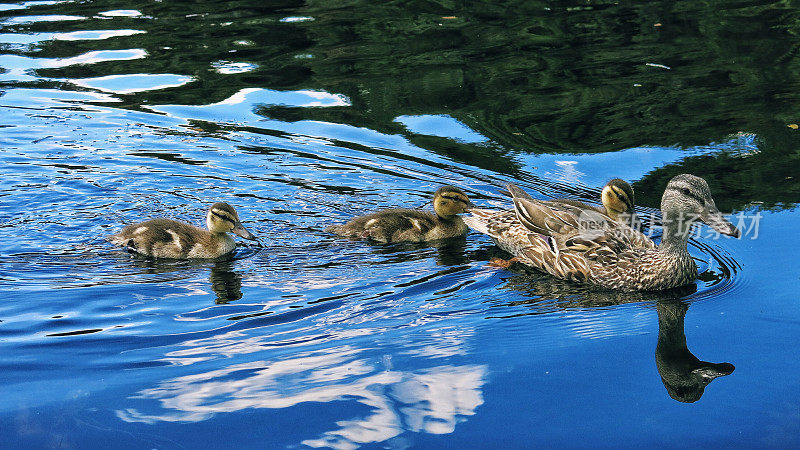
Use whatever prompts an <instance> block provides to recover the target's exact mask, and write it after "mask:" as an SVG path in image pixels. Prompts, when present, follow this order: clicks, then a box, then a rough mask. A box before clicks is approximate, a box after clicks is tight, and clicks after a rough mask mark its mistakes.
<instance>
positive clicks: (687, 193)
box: [681, 188, 692, 196]
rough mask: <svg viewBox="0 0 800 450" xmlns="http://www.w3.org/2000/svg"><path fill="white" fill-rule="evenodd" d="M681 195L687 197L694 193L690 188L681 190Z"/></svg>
mask: <svg viewBox="0 0 800 450" xmlns="http://www.w3.org/2000/svg"><path fill="white" fill-rule="evenodd" d="M681 194H683V195H687V196H688V195H692V191H690V190H689V189H688V188H683V189H681Z"/></svg>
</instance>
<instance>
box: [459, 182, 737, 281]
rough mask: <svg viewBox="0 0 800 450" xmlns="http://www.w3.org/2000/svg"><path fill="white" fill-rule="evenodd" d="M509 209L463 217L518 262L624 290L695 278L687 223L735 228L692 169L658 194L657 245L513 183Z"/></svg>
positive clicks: (726, 230) (588, 212)
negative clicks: (659, 235)
mask: <svg viewBox="0 0 800 450" xmlns="http://www.w3.org/2000/svg"><path fill="white" fill-rule="evenodd" d="M508 189H509V191H510V192H511V194H512V196H513V198H514V210H513V213H512V212H510V211H499V212H498V211H491V210H485V209H472V210H470V213H471V216H468V217H465V219H464V221H465V222H466V223H467V225H469V226H470V227H471V228H473V229H475V230H477V231H480V232H481V233H484V234H487V235H489V236H491V237H492V238H493V239H494V240H495V242H497V244H498V245H499V246H500V247H501V248H502V249H504V250H506V251H508V252H510V253H512V254H514V255H515V256H516V257H517V258H518V259H519V261H520V262H522V263H523V264H526V265H528V266H531V267H534V268H537V269H539V270H542V271H544V272H547V273H549V274H551V275H554V276H556V277H559V278H563V279H567V280H573V281H577V282H584V283H590V284H595V285H599V286H603V287H606V288H610V289H617V290H623V291H647V290H662V289H670V288H673V287H677V286H683V285H685V284H688V283H691V282H692V281H694V280H695V279H696V278H697V266H696V265H695V263H694V260H692V257H691V256H690V255H689V252H688V250H687V248H686V245H687V242H688V240H689V234H690V232H691V224H692V223H693V222H695V221H697V220H700V221H702V222H705V223H706V224H708V225H710V226H711V227H712V228H714V229H715V230H717V231H719V232H720V233H722V234H726V235H729V236H734V237H739V230H738V229H737V228H736V227H735V226H733V225H732V224H731V223H730V222H728V221H727V220H726V219H725V218H724V217H723V216H722V214H721V213H720V212H719V210H718V209H717V207H716V205H715V204H714V200H713V199H712V198H711V192H710V190H709V188H708V184H707V183H706V182H705V180H703V179H702V178H699V177H696V176H694V175H688V174H683V175H678V176H676V177H674V178H673V179H672V180H670V182H669V184H668V185H667V188H666V190H665V191H664V195H663V196H662V198H661V212H662V215H663V223H664V233H663V236H662V239H661V244H660V245H658V246H656V245H655V244H654V243H653V242H652V241H651V240H650V239H649V238H647V236H644V235H643V234H642V233H640V232H638V231H636V230H633V229H631V228H630V227H629V226H627V225H626V224H622V223H619V222H617V221H615V220H609V218H608V216H606V215H605V214H602V213H600V212H598V211H597V210H596V209H594V208H587V207H586V206H585V205H584V206H579V205H576V204H573V203H569V202H568V203H564V202H553V201H550V202H545V201H539V200H535V199H533V198H531V197H530V196H529V195H527V194H526V193H525V192H524V191H522V190H521V189H519V188H518V187H516V186H515V185H513V184H509V185H508Z"/></svg>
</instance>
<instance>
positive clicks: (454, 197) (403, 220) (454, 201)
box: [326, 186, 472, 242]
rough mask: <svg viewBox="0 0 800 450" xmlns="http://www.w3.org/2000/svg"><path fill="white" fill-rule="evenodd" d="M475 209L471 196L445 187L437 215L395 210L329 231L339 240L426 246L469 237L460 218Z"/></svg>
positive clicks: (435, 196)
mask: <svg viewBox="0 0 800 450" xmlns="http://www.w3.org/2000/svg"><path fill="white" fill-rule="evenodd" d="M471 205H472V203H470V201H469V198H468V197H467V194H465V193H464V191H462V190H461V189H459V188H457V187H453V186H443V187H441V188H439V189H438V190H437V191H436V192H435V193H434V194H433V211H434V212H433V213H430V212H428V211H422V210H419V209H405V208H395V209H386V210H383V211H378V212H375V213H372V214H367V215H365V216H359V217H356V218H354V219H352V220H350V221H349V222H347V223H346V224H344V225H333V226H330V227H328V228H326V231H328V232H331V233H335V234H338V235H339V236H344V237H349V238H358V239H372V240H375V241H378V242H423V241H433V240H436V239H445V238H451V237H456V236H463V235H465V234H467V232H468V231H469V228H468V227H467V226H466V225H465V224H464V221H463V220H462V219H461V217H459V216H458V214H460V213H463V212H465V211H466V210H467V208H469V207H470V206H471Z"/></svg>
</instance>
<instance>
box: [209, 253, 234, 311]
mask: <svg viewBox="0 0 800 450" xmlns="http://www.w3.org/2000/svg"><path fill="white" fill-rule="evenodd" d="M234 262H235V261H217V262H215V263H214V265H213V266H212V267H211V274H210V275H209V277H208V281H209V282H210V283H211V290H212V291H214V293H215V294H216V295H217V299H216V300H215V301H214V303H216V304H218V305H221V304H225V303H229V302H232V301H236V300H239V299H240V298H242V275H241V274H239V273H238V272H234V271H233V264H234Z"/></svg>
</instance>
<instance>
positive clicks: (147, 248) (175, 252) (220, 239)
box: [108, 202, 260, 259]
mask: <svg viewBox="0 0 800 450" xmlns="http://www.w3.org/2000/svg"><path fill="white" fill-rule="evenodd" d="M206 227H208V230H203V229H202V228H198V227H195V226H193V225H190V224H188V223H183V222H178V221H175V220H170V219H152V220H148V221H145V222H142V223H137V224H133V225H128V226H126V227H125V228H123V229H122V231H120V232H119V233H117V234H115V235H113V236H110V237H109V238H108V240H109V241H111V243H113V244H115V245H119V246H122V247H125V248H126V249H127V250H128V251H130V252H135V253H139V254H142V255H145V256H150V257H153V258H175V259H188V258H217V257H219V256H222V255H226V254H228V253H230V252H232V251H233V250H234V249H235V248H236V241H234V240H233V238H232V237H230V236H229V235H228V234H227V233H228V232H231V233H234V234H236V235H237V236H241V237H243V238H245V239H250V240H254V241H256V242H258V239H257V238H256V237H255V236H254V235H253V233H251V232H249V231H247V229H246V228H245V227H244V226H242V223H241V222H240V221H239V215H238V214H236V210H235V209H233V207H232V206H231V205H229V204H227V203H223V202H219V203H214V204H213V205H211V208H209V210H208V213H207V214H206ZM259 245H260V244H259Z"/></svg>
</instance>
